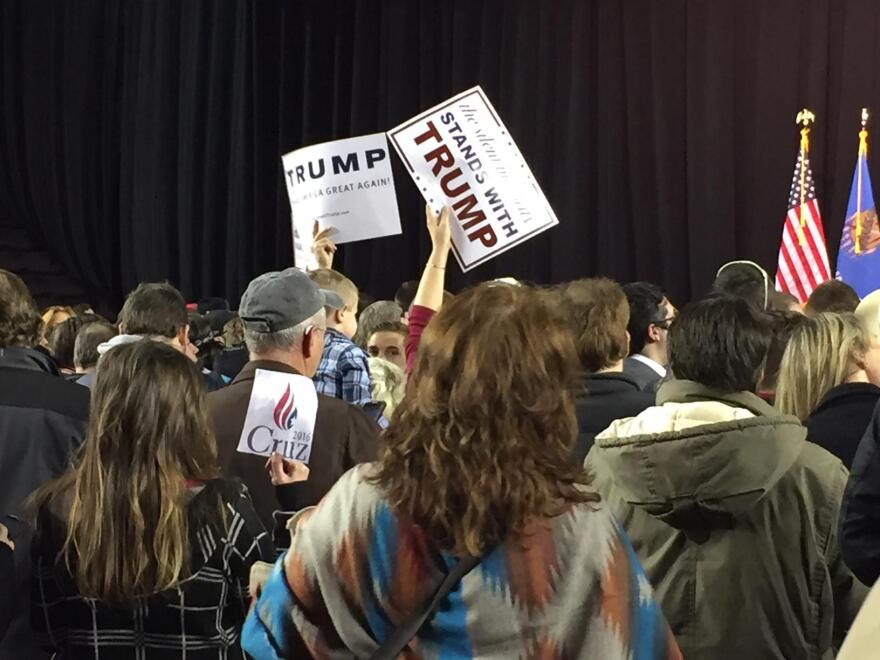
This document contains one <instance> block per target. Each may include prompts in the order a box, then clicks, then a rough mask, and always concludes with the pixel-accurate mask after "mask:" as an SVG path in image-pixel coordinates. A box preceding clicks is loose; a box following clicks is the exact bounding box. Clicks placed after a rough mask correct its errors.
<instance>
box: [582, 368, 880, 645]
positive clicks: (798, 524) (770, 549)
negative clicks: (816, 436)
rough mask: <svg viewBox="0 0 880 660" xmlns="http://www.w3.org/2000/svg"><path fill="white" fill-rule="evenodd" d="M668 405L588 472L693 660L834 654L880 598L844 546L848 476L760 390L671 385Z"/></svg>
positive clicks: (621, 434) (629, 425) (624, 429)
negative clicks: (858, 617) (864, 607)
mask: <svg viewBox="0 0 880 660" xmlns="http://www.w3.org/2000/svg"><path fill="white" fill-rule="evenodd" d="M657 404H658V405H657V406H655V407H653V408H649V409H648V410H646V411H644V412H643V413H641V414H640V415H639V416H637V417H634V418H631V419H626V420H618V421H616V422H614V423H613V424H612V425H611V426H610V427H609V428H608V429H606V430H605V431H604V432H602V433H600V434H599V435H598V436H597V438H596V444H595V446H594V447H593V450H592V451H591V452H590V454H589V455H588V456H587V459H586V463H585V464H586V466H587V467H588V468H589V469H590V470H591V471H592V472H593V475H594V485H595V487H596V488H597V490H598V491H599V492H600V493H601V494H602V496H603V499H605V501H606V502H607V503H608V504H609V506H611V508H612V510H613V511H614V513H615V514H616V516H617V517H618V519H619V520H620V522H621V523H622V524H623V526H624V527H625V528H626V531H627V533H628V534H629V537H630V539H631V540H632V543H633V546H634V547H635V550H636V554H637V555H638V557H639V559H640V560H641V562H642V565H643V566H644V568H645V571H646V572H647V574H648V577H649V578H650V580H651V582H652V584H653V585H654V588H655V590H656V592H657V597H658V599H659V601H660V603H661V605H662V606H663V611H664V613H665V614H666V618H667V619H668V620H669V624H670V626H671V628H672V631H673V633H674V634H675V637H676V639H677V640H678V642H679V645H680V646H681V649H682V651H683V653H684V657H685V658H686V660H741V659H746V660H765V659H766V660H770V659H777V658H778V659H779V660H782V659H785V660H802V659H803V660H807V659H816V660H818V659H823V660H824V659H826V658H832V657H833V655H832V645H834V646H837V645H839V643H840V641H841V640H842V638H843V636H844V634H845V632H846V630H847V628H848V626H849V624H850V623H851V622H852V620H853V618H854V617H855V614H856V612H857V611H858V607H859V605H860V604H861V602H862V600H863V599H864V597H865V594H866V591H867V590H866V589H865V587H864V586H863V585H862V584H861V583H859V582H858V581H857V580H856V579H855V578H854V577H853V576H852V574H851V573H850V571H849V569H848V568H847V567H846V566H845V565H844V564H843V561H842V559H841V558H840V552H839V549H838V542H837V519H838V514H839V511H840V504H841V499H842V497H843V490H844V486H845V485H846V480H847V471H846V468H845V467H844V466H843V464H842V463H841V462H840V460H839V459H837V458H836V457H834V456H832V455H831V454H830V453H828V452H827V451H825V450H824V449H822V448H821V447H819V446H817V445H815V444H812V443H808V442H806V441H805V437H806V431H805V429H804V428H803V427H802V426H801V424H800V422H799V421H798V420H797V419H796V418H795V417H791V416H787V415H783V414H781V413H780V412H778V411H777V410H775V409H774V408H772V407H771V406H769V405H768V404H767V403H765V402H764V401H762V400H761V399H759V398H758V397H757V396H755V395H754V394H751V393H747V392H741V393H736V394H728V395H722V394H719V393H717V392H713V391H711V390H709V389H707V388H705V387H703V386H702V385H700V384H698V383H694V382H691V381H670V382H668V383H665V384H664V385H663V386H662V387H661V388H660V390H659V392H658V393H657ZM878 657H880V650H878Z"/></svg>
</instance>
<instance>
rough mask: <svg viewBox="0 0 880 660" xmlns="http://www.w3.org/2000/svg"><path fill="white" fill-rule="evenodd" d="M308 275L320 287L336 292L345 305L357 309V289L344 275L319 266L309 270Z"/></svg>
mask: <svg viewBox="0 0 880 660" xmlns="http://www.w3.org/2000/svg"><path fill="white" fill-rule="evenodd" d="M309 277H310V278H311V280H312V282H314V283H315V284H317V285H318V286H319V287H320V288H322V289H328V290H330V291H332V292H333V293H335V294H337V295H338V296H339V297H340V298H342V302H344V303H345V305H346V306H347V307H349V308H352V309H353V310H354V311H357V301H358V289H357V287H356V286H355V285H354V282H352V281H351V280H350V279H348V278H347V277H346V276H345V275H343V274H342V273H340V272H338V271H335V270H330V269H329V268H321V269H320V270H313V271H312V272H310V273H309Z"/></svg>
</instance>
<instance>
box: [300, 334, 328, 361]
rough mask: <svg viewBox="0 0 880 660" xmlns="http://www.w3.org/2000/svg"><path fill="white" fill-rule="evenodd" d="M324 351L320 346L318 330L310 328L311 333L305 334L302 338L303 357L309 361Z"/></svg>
mask: <svg viewBox="0 0 880 660" xmlns="http://www.w3.org/2000/svg"><path fill="white" fill-rule="evenodd" d="M323 351H324V347H323V346H320V347H319V346H318V330H317V329H316V328H309V331H308V332H307V333H305V334H304V335H303V338H302V353H303V357H304V358H305V359H306V360H308V359H309V358H311V357H313V356H314V355H315V354H316V353H318V352H323Z"/></svg>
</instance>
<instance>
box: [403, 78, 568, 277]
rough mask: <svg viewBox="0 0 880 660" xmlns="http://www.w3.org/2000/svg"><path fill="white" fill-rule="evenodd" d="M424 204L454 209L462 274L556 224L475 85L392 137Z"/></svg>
mask: <svg viewBox="0 0 880 660" xmlns="http://www.w3.org/2000/svg"><path fill="white" fill-rule="evenodd" d="M388 137H389V139H390V140H391V143H392V144H393V145H394V148H395V149H396V150H397V153H398V154H399V155H400V157H401V159H402V160H403V162H404V164H405V165H406V168H407V169H408V170H409V173H410V175H411V176H412V178H413V180H414V181H415V183H416V185H417V186H418V187H419V190H420V191H421V193H422V196H423V197H424V198H425V201H427V203H428V204H429V205H430V206H431V207H432V208H433V209H434V210H435V211H436V212H439V211H440V208H441V207H442V206H450V207H452V210H453V212H454V214H455V217H456V219H457V222H453V224H452V250H453V252H454V254H455V258H456V259H457V260H458V263H459V265H460V266H461V268H462V270H464V271H468V270H470V269H472V268H474V267H476V266H479V265H480V264H483V263H485V262H486V261H488V260H489V259H491V258H492V257H494V256H496V255H498V254H500V253H502V252H505V251H506V250H509V249H510V248H512V247H514V246H515V245H519V244H520V243H522V242H524V241H527V240H528V239H530V238H531V237H532V236H535V235H536V234H538V233H540V232H542V231H544V230H545V229H548V228H549V227H553V226H554V225H556V224H558V222H559V221H558V220H557V219H556V214H555V213H554V212H553V209H552V208H550V204H549V203H548V202H547V198H546V197H545V196H544V193H543V192H542V191H541V188H540V187H539V186H538V184H537V182H536V181H535V177H534V176H533V175H532V172H531V170H530V169H529V166H528V165H526V162H525V159H523V157H522V154H521V153H520V151H519V149H518V148H517V146H516V145H515V144H514V142H513V138H511V137H510V134H509V133H508V132H507V129H506V128H505V127H504V124H502V123H501V119H500V118H499V117H498V113H497V112H495V108H493V107H492V104H491V103H489V99H488V98H486V95H485V94H484V93H483V90H482V89H480V87H474V88H473V89H469V90H467V91H466V92H462V93H461V94H459V95H457V96H455V97H453V98H451V99H449V100H448V101H446V102H445V103H441V104H440V105H438V106H435V107H433V108H431V109H430V110H427V111H425V112H423V113H422V114H420V115H418V116H417V117H415V118H414V119H411V120H409V121H408V122H406V123H404V124H401V125H400V126H398V127H397V128H394V129H392V130H391V131H389V132H388Z"/></svg>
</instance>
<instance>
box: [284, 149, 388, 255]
mask: <svg viewBox="0 0 880 660" xmlns="http://www.w3.org/2000/svg"><path fill="white" fill-rule="evenodd" d="M281 162H282V164H283V166H284V180H285V182H286V184H287V194H288V196H289V198H290V210H291V213H292V215H293V227H294V233H295V234H299V236H300V238H304V236H303V235H304V234H307V235H308V241H307V242H308V243H311V236H312V227H313V225H314V222H315V220H317V221H318V225H319V227H320V228H321V229H325V228H327V227H333V228H334V229H335V231H334V232H333V233H332V234H331V238H332V239H333V241H334V242H336V243H350V242H352V241H362V240H365V239H368V238H378V237H380V236H390V235H391V234H399V233H400V231H401V230H400V214H399V213H398V210H397V195H396V194H395V192H394V178H393V176H392V174H391V158H390V157H389V155H388V140H386V139H385V134H384V133H376V134H374V135H363V136H361V137H354V138H347V139H345V140H336V141H335V142H325V143H323V144H315V145H312V146H309V147H303V148H302V149H297V150H296V151H291V152H290V153H289V154H285V155H284V156H282V157H281ZM294 244H296V239H294ZM297 265H299V264H297Z"/></svg>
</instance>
